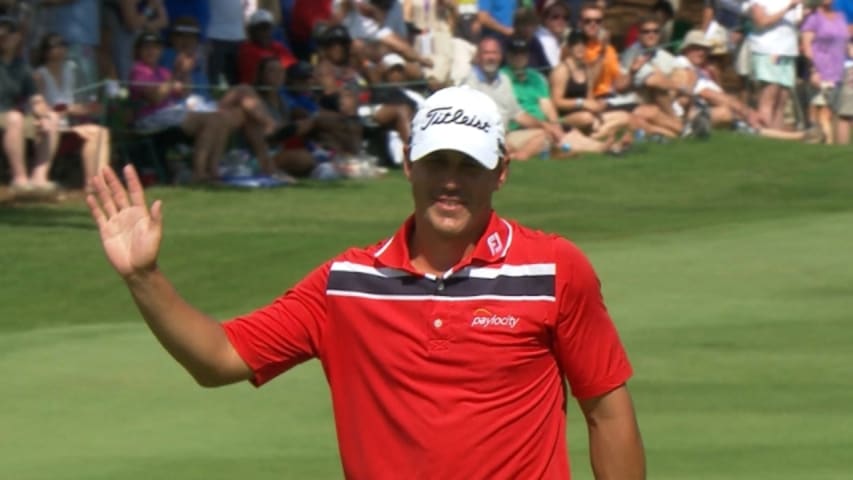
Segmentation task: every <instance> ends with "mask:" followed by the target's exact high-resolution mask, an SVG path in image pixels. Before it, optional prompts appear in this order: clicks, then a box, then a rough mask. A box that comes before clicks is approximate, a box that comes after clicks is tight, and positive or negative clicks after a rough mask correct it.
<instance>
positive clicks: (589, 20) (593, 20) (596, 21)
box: [581, 17, 604, 25]
mask: <svg viewBox="0 0 853 480" xmlns="http://www.w3.org/2000/svg"><path fill="white" fill-rule="evenodd" d="M581 21H582V22H583V23H589V24H592V23H594V24H596V25H600V24H601V22H603V21H604V19H603V18H601V17H599V18H584V19H581Z"/></svg>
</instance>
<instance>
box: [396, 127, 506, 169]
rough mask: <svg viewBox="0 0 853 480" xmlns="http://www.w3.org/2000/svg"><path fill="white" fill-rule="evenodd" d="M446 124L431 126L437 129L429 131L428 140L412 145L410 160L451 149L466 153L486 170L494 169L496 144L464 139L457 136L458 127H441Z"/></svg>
mask: <svg viewBox="0 0 853 480" xmlns="http://www.w3.org/2000/svg"><path fill="white" fill-rule="evenodd" d="M447 126H448V125H433V126H431V127H430V128H431V129H435V130H437V131H436V132H430V138H429V139H428V140H427V139H424V140H421V141H419V142H417V143H415V144H414V145H412V149H411V151H410V152H409V157H410V159H411V161H412V162H416V161H418V160H421V159H423V158H424V157H426V156H428V155H429V154H431V153H434V152H437V151H439V150H453V151H457V152H460V153H464V154H465V155H468V156H469V157H471V158H473V159H474V160H476V161H477V163H479V164H480V165H482V166H483V167H484V168H486V169H487V170H494V169H495V167H497V166H498V162H499V161H500V155H499V152H498V146H497V145H484V144H483V143H482V142H480V143H477V142H471V141H464V140H463V139H460V138H459V129H458V128H453V126H450V128H442V127H447ZM442 130H446V131H442Z"/></svg>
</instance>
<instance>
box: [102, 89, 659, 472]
mask: <svg viewBox="0 0 853 480" xmlns="http://www.w3.org/2000/svg"><path fill="white" fill-rule="evenodd" d="M403 168H404V172H405V174H406V177H407V178H408V180H409V183H410V184H411V188H412V197H413V199H414V213H413V215H412V216H411V217H409V218H408V219H407V220H406V221H405V222H404V223H403V225H402V226H401V227H400V229H399V230H398V231H397V232H396V233H394V234H393V235H392V236H391V237H389V238H387V239H385V240H383V241H381V242H379V243H377V244H376V245H374V246H371V247H367V248H352V249H349V250H347V251H345V252H343V253H342V254H340V255H339V256H337V257H335V258H334V259H332V260H330V261H328V262H326V263H324V264H323V265H321V266H320V267H318V268H317V269H316V270H314V271H313V272H311V273H309V274H308V275H307V276H306V277H305V278H304V279H302V280H301V281H300V282H299V283H298V284H296V285H295V286H294V287H293V288H292V289H291V290H289V291H288V292H287V293H285V294H284V295H282V296H281V297H279V298H278V299H276V300H275V301H274V302H273V303H272V304H270V305H268V306H265V307H263V308H260V309H259V310H257V311H254V312H252V313H249V314H247V315H245V316H242V317H239V318H235V319H233V320H230V321H228V322H225V323H220V322H218V321H216V320H214V319H212V318H210V317H208V316H207V315H205V314H203V313H202V312H200V311H198V310H196V309H195V308H193V307H192V306H191V305H189V304H188V303H187V302H186V301H184V300H183V299H182V298H181V297H180V295H179V294H178V293H177V292H176V291H175V289H174V287H172V285H171V283H169V281H168V280H167V279H166V276H165V275H164V274H163V272H162V271H161V270H160V268H159V266H158V264H157V255H158V250H159V248H160V240H161V238H162V234H163V227H162V226H163V223H162V218H163V217H162V206H161V203H160V202H159V201H155V202H154V203H153V204H152V206H151V208H150V210H149V208H148V206H147V204H146V200H145V196H144V195H143V191H142V187H141V186H140V183H139V180H138V178H137V175H136V173H135V171H134V170H133V167H130V166H128V167H126V168H125V170H124V173H125V176H126V179H127V190H125V188H124V187H123V186H122V184H121V183H120V182H119V180H118V179H117V177H116V175H115V174H114V173H113V172H112V171H110V170H106V171H105V172H104V173H103V174H102V175H101V176H98V177H96V178H95V180H94V186H95V193H94V194H93V195H89V196H88V197H87V203H88V205H89V208H90V209H91V212H92V215H93V217H94V219H95V221H96V222H97V224H98V229H99V231H100V235H101V241H102V242H103V247H104V250H105V252H106V255H107V258H108V259H109V261H110V263H111V264H112V266H113V267H114V268H115V269H116V271H117V272H118V273H119V275H120V276H121V277H122V278H123V279H124V281H125V283H126V284H127V286H128V288H129V289H130V293H131V294H132V296H133V298H134V300H135V301H136V304H137V306H138V307H139V310H140V311H141V312H142V315H143V317H145V321H146V322H147V323H148V326H149V327H150V328H151V330H152V331H153V333H154V335H155V336H156V337H157V339H158V340H159V341H160V343H162V345H163V346H164V347H165V348H166V350H168V352H169V353H170V354H171V355H172V356H173V357H174V358H175V359H176V360H177V361H178V362H179V363H180V364H181V365H183V366H184V368H186V369H187V371H189V373H190V374H191V375H192V376H193V377H194V378H195V379H196V381H198V383H199V384H201V385H203V386H206V387H213V386H219V385H226V384H230V383H234V382H240V381H244V380H248V381H250V382H251V383H252V384H254V385H255V386H260V385H263V384H265V383H266V382H268V381H270V380H272V379H273V378H275V377H276V376H277V375H279V374H281V373H283V372H285V371H287V370H288V369H290V368H292V367H294V366H296V365H298V364H299V363H302V362H304V361H306V360H308V359H311V358H318V359H319V360H320V362H321V363H322V365H323V370H324V372H325V375H326V378H327V381H328V383H329V388H330V390H331V396H332V403H333V408H334V414H335V424H336V426H337V435H338V444H339V448H340V456H341V461H342V463H343V471H344V474H345V475H346V477H347V478H351V479H369V480H382V479H394V480H399V479H407V480H408V479H436V480H448V479H465V480H472V479H489V480H493V479H513V480H515V479H518V480H531V479H568V478H569V476H570V471H569V459H568V447H567V445H566V401H567V399H566V396H567V395H568V394H571V395H572V396H574V397H575V398H576V399H577V401H578V402H579V404H580V408H581V410H582V412H583V415H584V418H585V420H586V424H587V427H588V431H589V442H590V448H589V450H590V456H591V461H592V467H593V471H594V472H595V476H596V478H598V479H617V480H632V479H642V478H645V458H644V453H643V446H642V442H641V439H640V433H639V429H638V426H637V421H636V417H635V414H634V408H633V405H632V401H631V397H630V394H629V393H628V388H627V386H626V382H627V380H628V378H629V377H630V376H631V366H630V364H629V362H628V358H627V356H626V354H625V350H624V349H623V346H622V344H621V342H620V340H619V337H618V335H617V332H616V329H615V327H614V325H613V322H612V321H611V319H610V316H609V315H608V313H607V310H606V308H605V306H604V303H603V300H602V297H601V292H600V287H599V282H598V278H597V277H596V274H595V272H594V271H593V268H592V266H591V265H590V263H589V261H588V260H587V259H586V257H585V256H584V255H583V253H582V252H581V251H580V250H579V249H578V248H577V247H576V246H574V245H573V244H572V243H570V242H569V241H567V240H565V239H563V238H561V237H559V236H557V235H553V234H548V233H543V232H540V231H537V230H532V229H529V228H526V227H524V226H521V225H519V224H517V223H515V222H513V221H511V220H507V219H504V218H501V217H499V216H498V215H497V214H496V213H495V212H494V211H493V210H492V195H493V194H494V193H495V192H496V191H497V190H499V189H500V188H501V186H502V185H503V184H504V183H505V182H506V180H507V175H508V160H507V156H506V149H505V146H504V125H503V124H502V122H501V116H500V113H499V112H498V108H497V106H496V105H495V103H494V102H493V101H492V100H491V99H490V98H488V97H487V96H486V95H484V94H482V93H479V92H477V91H475V90H472V89H469V88H467V87H450V88H446V89H443V90H439V91H438V92H436V93H434V94H433V95H432V96H430V97H429V98H428V99H427V100H426V102H425V103H424V105H423V106H422V107H421V108H420V109H419V110H418V112H417V113H416V115H415V118H414V120H413V122H412V136H411V139H410V144H409V145H408V147H407V159H406V160H405V163H404V165H403ZM564 381H565V382H564ZM566 383H567V385H568V387H567V388H565V387H564V385H566Z"/></svg>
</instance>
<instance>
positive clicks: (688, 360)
mask: <svg viewBox="0 0 853 480" xmlns="http://www.w3.org/2000/svg"><path fill="white" fill-rule="evenodd" d="M851 244H853V214H846V213H845V214H825V215H814V216H810V217H798V218H789V219H785V220H778V221H772V222H771V221H768V222H755V223H750V224H747V225H731V226H715V227H712V228H708V229H699V230H693V231H686V232H685V231H682V232H678V233H672V234H669V235H664V234H659V235H658V234H655V235H649V236H640V237H634V238H632V239H630V240H620V241H601V242H596V243H590V244H582V247H584V248H585V249H586V250H587V251H588V252H589V254H590V256H591V258H592V260H593V262H594V264H595V265H596V267H597V269H598V271H599V274H600V277H601V279H602V282H603V286H604V292H605V296H606V300H607V302H608V305H609V306H610V309H611V312H612V313H613V316H614V318H615V320H616V322H617V324H618V325H619V328H620V331H621V332H622V336H623V339H624V340H625V342H626V345H627V347H628V349H629V352H630V354H631V355H632V359H633V361H634V364H635V367H636V370H637V375H636V377H635V379H634V380H633V381H632V389H633V391H634V393H635V396H636V403H637V407H638V409H639V412H640V421H641V424H642V428H643V433H644V437H645V442H646V445H647V448H648V451H649V471H650V478H654V479H792V480H793V479H802V478H821V479H835V478H838V479H841V478H849V475H850V462H849V452H850V451H853V440H851V435H850V433H849V432H851V431H853V409H851V407H850V404H851V402H850V401H851V398H853V386H851V385H853V382H851V381H850V379H851V378H853V368H851V367H850V365H853V349H851V348H850V345H853V329H851V328H849V324H850V311H849V309H850V306H851V298H853V295H851V292H853V287H851V286H853V268H851V265H853V254H851V253H849V246H850V245H851ZM0 375H2V376H3V378H4V390H3V392H4V394H3V395H1V396H0V467H2V471H3V474H2V477H4V478H15V479H27V478H63V479H77V478H79V479H93V478H103V479H107V478H122V479H134V478H140V479H142V478H145V479H149V478H169V479H195V478H205V479H218V478H223V479H225V478H253V479H256V478H257V479H265V478H271V479H272V478H276V479H282V478H284V479H290V478H293V479H297V478H299V479H305V478H310V479H325V478H340V476H341V474H340V467H339V465H338V459H337V451H336V446H335V438H334V429H333V425H332V420H331V410H330V406H329V400H328V392H327V388H326V384H325V382H324V380H323V378H322V372H321V370H320V369H319V367H318V365H317V364H316V362H312V363H309V364H308V365H305V366H301V367H298V368H296V369H295V370H294V371H292V372H290V373H289V374H288V375H285V376H284V377H282V378H280V379H278V380H276V381H275V382H273V383H271V384H270V385H268V386H266V387H264V388H263V389H260V390H258V391H253V389H252V388H251V387H248V386H243V385H239V386H234V387H229V388H224V389H219V390H214V391H209V390H203V389H201V388H199V387H196V386H195V385H194V384H193V383H192V380H191V379H190V378H189V377H188V376H187V375H186V374H185V373H184V372H183V371H182V370H181V369H180V367H178V366H177V365H176V364H174V362H173V361H172V360H171V359H170V358H169V357H168V356H167V354H165V353H164V352H163V351H162V349H161V348H160V346H159V345H158V344H157V343H156V341H155V340H154V338H153V337H152V336H151V335H150V334H149V333H148V331H147V329H146V328H145V327H144V325H142V322H141V320H139V322H138V323H136V324H130V325H109V326H98V325H96V326H86V327H77V328H63V329H46V330H35V331H30V332H22V333H10V334H4V335H2V336H0ZM570 417H571V418H570V442H571V449H572V453H573V470H574V473H575V478H576V479H589V478H591V475H590V474H589V468H588V466H587V465H588V461H587V459H586V445H585V444H586V439H585V436H586V432H585V429H584V428H582V420H581V419H580V418H579V416H578V415H577V410H576V409H572V411H571V412H570Z"/></svg>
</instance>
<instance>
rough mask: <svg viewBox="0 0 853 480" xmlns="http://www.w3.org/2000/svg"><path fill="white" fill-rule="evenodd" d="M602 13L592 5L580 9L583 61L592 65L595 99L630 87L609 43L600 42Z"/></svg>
mask: <svg viewBox="0 0 853 480" xmlns="http://www.w3.org/2000/svg"><path fill="white" fill-rule="evenodd" d="M603 22H604V11H603V10H602V9H601V7H599V6H598V5H596V4H594V3H586V4H584V6H583V8H582V9H581V29H582V31H583V33H584V35H585V37H586V51H585V53H584V61H585V62H586V63H587V64H589V65H592V69H591V72H592V73H593V75H592V79H593V80H592V82H593V87H592V94H593V96H594V97H596V98H604V97H612V96H614V95H616V94H617V93H618V92H620V91H623V90H624V89H626V88H627V87H628V86H629V85H630V80H629V79H628V77H627V76H626V75H624V74H623V73H622V70H621V68H620V67H619V57H618V55H617V54H616V50H615V49H614V48H613V46H612V45H610V43H609V41H602V40H601V24H602V23H603Z"/></svg>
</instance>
